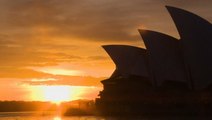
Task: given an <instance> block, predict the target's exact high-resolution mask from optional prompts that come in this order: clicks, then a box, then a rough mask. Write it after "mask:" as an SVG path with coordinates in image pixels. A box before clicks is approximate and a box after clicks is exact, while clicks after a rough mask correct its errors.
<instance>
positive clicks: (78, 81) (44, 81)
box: [22, 75, 105, 86]
mask: <svg viewBox="0 0 212 120" xmlns="http://www.w3.org/2000/svg"><path fill="white" fill-rule="evenodd" d="M53 77H54V78H41V79H31V80H25V81H22V83H23V84H29V85H71V86H101V83H100V81H101V80H104V79H105V78H104V77H100V78H96V77H89V76H84V77H83V76H63V75H57V76H53Z"/></svg>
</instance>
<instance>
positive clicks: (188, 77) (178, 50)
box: [96, 6, 212, 115]
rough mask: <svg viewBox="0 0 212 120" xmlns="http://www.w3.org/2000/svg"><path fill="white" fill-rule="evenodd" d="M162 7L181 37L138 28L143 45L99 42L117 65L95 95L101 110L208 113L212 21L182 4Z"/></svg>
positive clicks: (211, 94) (113, 112)
mask: <svg viewBox="0 0 212 120" xmlns="http://www.w3.org/2000/svg"><path fill="white" fill-rule="evenodd" d="M166 8H167V10H168V12H169V14H170V15H171V17H172V19H173V21H174V23H175V25H176V27H177V30H178V32H179V35H180V39H177V38H174V37H172V36H169V35H166V34H163V33H160V32H156V31H151V30H145V29H140V30H139V32H140V35H141V37H142V38H143V41H144V44H145V46H146V49H144V48H138V47H134V46H128V45H104V46H103V48H104V50H105V51H106V52H107V53H108V55H109V56H110V57H111V59H112V60H113V62H114V63H115V65H116V69H115V71H114V72H113V74H112V75H111V77H110V78H108V79H106V80H103V81H101V82H102V84H103V90H102V91H100V93H99V98H97V99H96V105H97V108H99V110H100V111H102V113H103V114H106V115H123V114H133V115H152V114H157V115H169V114H170V115H179V114H180V115H197V114H198V115H199V114H201V115H209V114H211V113H212V91H211V85H212V47H211V46H212V25H211V23H209V22H208V21H207V20H205V19H203V18H201V17H200V16H198V15H195V14H193V13H191V12H188V11H186V10H182V9H179V8H175V7H171V6H166Z"/></svg>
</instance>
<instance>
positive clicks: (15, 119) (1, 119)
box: [0, 112, 211, 120]
mask: <svg viewBox="0 0 212 120" xmlns="http://www.w3.org/2000/svg"><path fill="white" fill-rule="evenodd" d="M200 119H201V120H211V117H197V116H196V117H191V116H190V117H189V116H184V117H183V116H175V117H173V116H166V117H156V116H152V117H150V118H149V117H148V118H147V117H132V116H131V117H101V116H70V117H65V116H59V115H56V114H52V113H49V114H46V113H45V114H43V113H40V112H0V120H200Z"/></svg>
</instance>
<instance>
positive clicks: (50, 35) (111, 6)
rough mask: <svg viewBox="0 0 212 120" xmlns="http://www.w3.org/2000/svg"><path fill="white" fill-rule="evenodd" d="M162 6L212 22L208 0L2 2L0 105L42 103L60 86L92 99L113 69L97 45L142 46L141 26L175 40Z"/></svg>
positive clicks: (210, 3) (167, 15) (42, 0)
mask: <svg viewBox="0 0 212 120" xmlns="http://www.w3.org/2000/svg"><path fill="white" fill-rule="evenodd" d="M165 5H172V6H175V7H180V8H183V9H186V10H189V11H191V12H194V13H196V14H198V15H200V16H202V17H203V18H206V19H207V20H209V21H212V14H211V12H212V7H211V5H212V1H210V0H204V1H202V0H195V1H192V0H184V1H179V0H157V1H151V0H133V1H131V0H17V1H14V0H1V1H0V28H1V29H0V46H1V47H0V55H1V57H0V100H42V101H45V100H48V99H46V98H45V96H44V97H36V96H42V95H40V94H44V92H45V91H46V90H47V89H50V88H51V87H50V88H48V87H46V89H43V88H45V86H53V87H55V86H58V85H61V86H62V85H63V86H65V87H64V88H67V86H68V87H69V88H67V89H69V93H67V94H72V95H70V96H71V97H70V98H69V99H67V100H72V99H92V98H93V99H94V98H95V97H96V96H97V94H98V91H99V90H101V89H102V87H101V83H100V81H101V80H103V79H105V78H107V77H109V76H110V75H111V73H112V72H113V70H114V69H115V66H114V64H113V62H112V60H110V58H109V56H108V55H107V54H106V52H105V51H104V50H103V49H102V48H101V45H105V44H127V45H134V46H139V47H144V45H143V42H142V39H141V38H140V36H139V33H138V31H137V29H138V28H142V27H144V28H146V29H151V30H155V31H160V32H163V33H167V34H169V35H172V36H175V37H177V38H178V33H177V31H176V28H175V26H174V24H173V21H172V19H171V17H170V16H169V14H168V12H167V10H166V9H165V7H164V6H165ZM76 86H77V87H76ZM53 87H52V88H53ZM55 88H57V87H55ZM39 89H40V91H39ZM42 89H43V90H42ZM71 91H72V92H71ZM73 91H74V93H73ZM83 91H84V92H83ZM85 91H86V92H85ZM88 91H89V92H88ZM49 94H50V93H49ZM73 94H74V95H73Z"/></svg>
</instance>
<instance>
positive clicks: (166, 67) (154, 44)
mask: <svg viewBox="0 0 212 120" xmlns="http://www.w3.org/2000/svg"><path fill="white" fill-rule="evenodd" d="M139 32H140V34H141V36H142V38H143V40H144V43H145V46H146V48H147V51H148V57H149V62H150V66H151V71H152V72H151V76H153V78H152V79H153V81H155V82H156V83H157V85H158V86H161V85H165V84H167V83H173V82H175V83H176V85H177V83H178V84H179V85H180V86H179V87H182V85H183V84H184V87H186V88H188V86H187V85H188V82H189V81H187V77H186V71H185V65H184V61H183V57H182V51H181V47H180V44H179V43H180V41H179V40H177V39H176V38H174V37H171V36H169V35H166V34H163V33H159V32H155V31H150V30H139ZM167 85H168V84H167Z"/></svg>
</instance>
